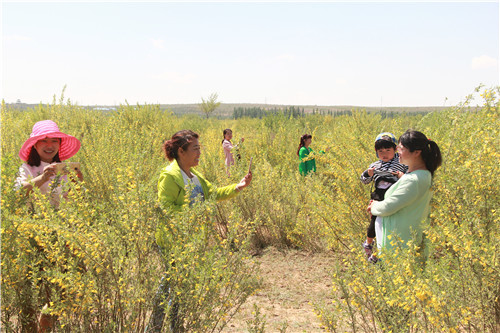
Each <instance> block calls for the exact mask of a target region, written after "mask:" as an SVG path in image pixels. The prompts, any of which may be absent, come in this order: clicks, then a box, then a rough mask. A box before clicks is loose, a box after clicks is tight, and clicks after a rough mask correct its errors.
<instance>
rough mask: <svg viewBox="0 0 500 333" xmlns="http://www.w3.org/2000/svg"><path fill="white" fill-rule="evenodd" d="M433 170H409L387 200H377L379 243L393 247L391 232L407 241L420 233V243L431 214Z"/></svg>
mask: <svg viewBox="0 0 500 333" xmlns="http://www.w3.org/2000/svg"><path fill="white" fill-rule="evenodd" d="M431 182H432V176H431V173H430V172H429V171H427V170H416V171H413V172H410V173H407V174H405V175H404V176H403V177H401V178H400V179H399V180H398V181H397V182H396V183H395V184H394V185H392V186H391V187H390V188H389V189H388V190H387V192H386V193H385V197H384V200H383V201H375V202H374V203H373V205H372V208H371V213H372V214H373V215H376V216H378V217H379V218H378V219H381V220H380V223H377V222H376V224H375V231H376V235H377V244H378V245H379V247H380V248H391V247H392V246H391V240H394V238H391V239H389V236H390V235H391V234H394V235H397V236H399V237H400V238H401V239H402V241H403V242H404V243H405V244H406V243H407V242H408V241H409V240H411V239H412V233H416V236H417V244H420V243H421V241H422V222H423V221H425V220H426V219H427V218H428V217H429V212H430V200H431V197H432V191H431V190H430V187H431Z"/></svg>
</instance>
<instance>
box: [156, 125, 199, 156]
mask: <svg viewBox="0 0 500 333" xmlns="http://www.w3.org/2000/svg"><path fill="white" fill-rule="evenodd" d="M198 138H199V135H198V133H195V132H193V131H191V130H182V131H179V132H177V133H175V134H174V135H172V138H171V139H170V140H167V141H165V142H164V143H163V151H164V152H165V156H166V157H167V158H168V160H169V161H172V160H174V159H178V158H179V153H178V152H179V148H182V149H184V150H186V149H187V147H188V146H189V145H190V144H191V142H193V140H194V139H198Z"/></svg>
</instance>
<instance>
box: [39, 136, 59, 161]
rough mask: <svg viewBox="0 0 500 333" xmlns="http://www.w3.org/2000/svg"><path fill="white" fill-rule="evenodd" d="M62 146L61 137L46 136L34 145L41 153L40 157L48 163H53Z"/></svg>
mask: <svg viewBox="0 0 500 333" xmlns="http://www.w3.org/2000/svg"><path fill="white" fill-rule="evenodd" d="M60 146H61V139H59V138H45V139H41V140H38V141H37V143H35V145H34V146H33V147H35V150H36V152H37V153H38V155H40V159H41V160H42V161H44V162H46V163H52V161H53V160H54V156H56V154H57V152H59V147H60Z"/></svg>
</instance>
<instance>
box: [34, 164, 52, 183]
mask: <svg viewBox="0 0 500 333" xmlns="http://www.w3.org/2000/svg"><path fill="white" fill-rule="evenodd" d="M56 173H57V165H56V163H52V164H50V165H47V166H46V167H45V168H43V173H42V174H41V175H40V176H38V177H41V178H40V180H41V181H43V183H42V184H44V183H45V182H47V181H49V179H50V177H52V176H55V175H56ZM38 177H36V178H38Z"/></svg>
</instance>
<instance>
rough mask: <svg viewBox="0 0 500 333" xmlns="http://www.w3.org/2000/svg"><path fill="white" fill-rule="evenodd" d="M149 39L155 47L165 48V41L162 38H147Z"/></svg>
mask: <svg viewBox="0 0 500 333" xmlns="http://www.w3.org/2000/svg"><path fill="white" fill-rule="evenodd" d="M149 41H150V42H151V44H153V46H154V47H155V48H157V49H164V48H165V41H164V40H163V39H155V38H149Z"/></svg>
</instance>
